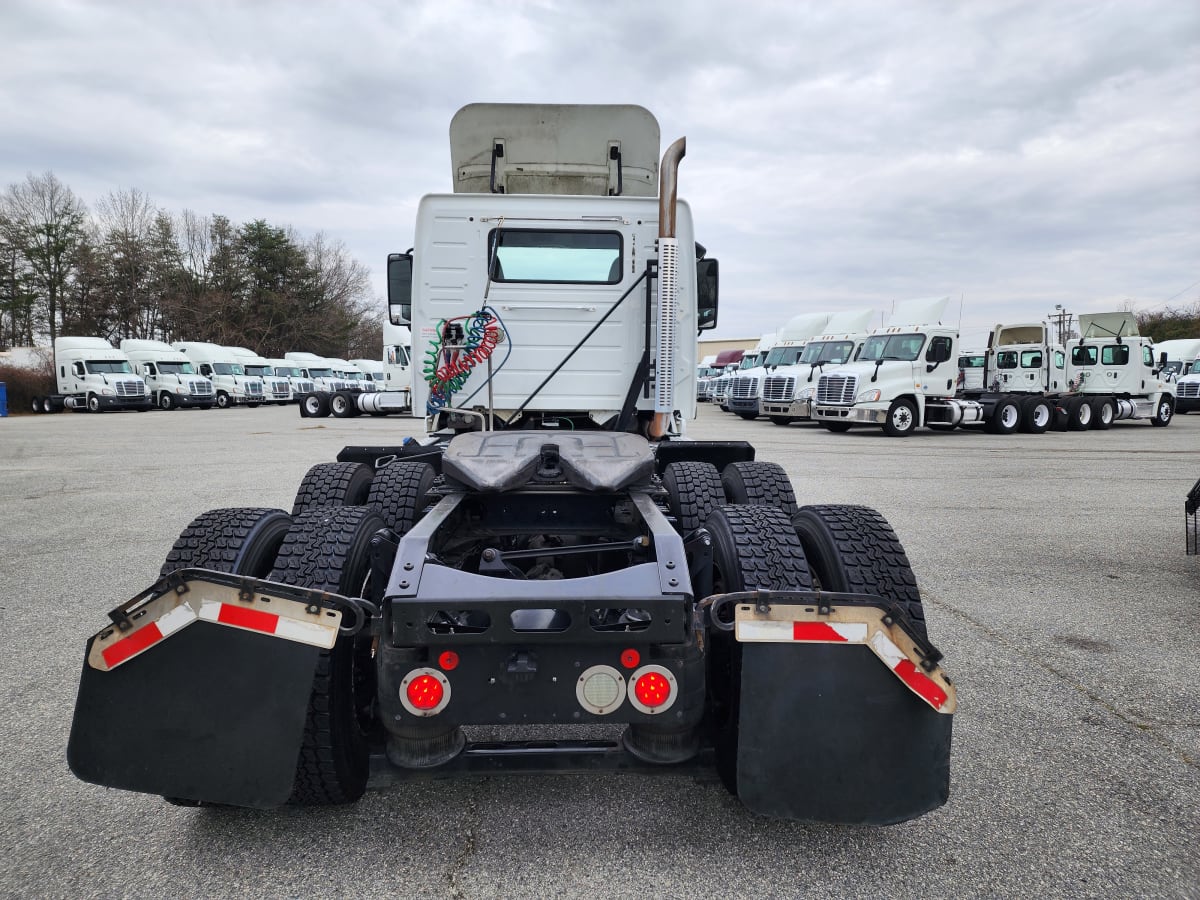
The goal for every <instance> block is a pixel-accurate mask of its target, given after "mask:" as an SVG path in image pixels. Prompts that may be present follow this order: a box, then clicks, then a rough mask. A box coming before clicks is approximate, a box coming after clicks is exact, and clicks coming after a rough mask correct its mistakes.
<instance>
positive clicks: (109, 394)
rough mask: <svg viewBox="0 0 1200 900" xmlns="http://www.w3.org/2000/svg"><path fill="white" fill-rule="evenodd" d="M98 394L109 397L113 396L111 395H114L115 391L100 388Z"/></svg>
mask: <svg viewBox="0 0 1200 900" xmlns="http://www.w3.org/2000/svg"><path fill="white" fill-rule="evenodd" d="M100 393H101V394H103V395H104V396H105V397H111V396H113V394H115V393H116V391H114V390H113V389H112V388H107V387H106V388H101V389H100Z"/></svg>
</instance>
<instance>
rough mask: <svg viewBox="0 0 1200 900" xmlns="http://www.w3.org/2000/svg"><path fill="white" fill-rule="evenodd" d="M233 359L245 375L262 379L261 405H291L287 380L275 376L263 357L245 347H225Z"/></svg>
mask: <svg viewBox="0 0 1200 900" xmlns="http://www.w3.org/2000/svg"><path fill="white" fill-rule="evenodd" d="M225 349H226V350H228V351H229V352H230V353H232V354H233V355H234V358H235V359H237V361H238V362H240V363H241V364H242V368H243V369H245V371H246V374H247V375H249V376H252V377H254V378H259V379H262V385H263V403H278V404H279V405H280V406H283V405H284V404H285V403H291V402H292V400H293V399H294V398H293V397H292V385H291V380H290V379H289V378H286V377H283V376H280V375H276V374H275V366H274V365H272V363H271V361H270V360H269V359H267V358H266V357H265V356H262V355H260V354H258V353H255V352H254V351H253V350H250V349H249V348H247V347H226V348H225Z"/></svg>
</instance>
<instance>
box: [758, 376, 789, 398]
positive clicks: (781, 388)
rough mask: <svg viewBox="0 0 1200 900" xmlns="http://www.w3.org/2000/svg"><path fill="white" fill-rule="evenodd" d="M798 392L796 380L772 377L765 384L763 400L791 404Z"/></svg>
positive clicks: (785, 377)
mask: <svg viewBox="0 0 1200 900" xmlns="http://www.w3.org/2000/svg"><path fill="white" fill-rule="evenodd" d="M795 392H796V379H795V378H791V377H789V376H787V375H772V376H770V377H769V378H767V379H766V380H765V381H764V382H763V400H765V401H767V402H768V403H789V402H790V401H791V399H792V396H793V395H794V394H795Z"/></svg>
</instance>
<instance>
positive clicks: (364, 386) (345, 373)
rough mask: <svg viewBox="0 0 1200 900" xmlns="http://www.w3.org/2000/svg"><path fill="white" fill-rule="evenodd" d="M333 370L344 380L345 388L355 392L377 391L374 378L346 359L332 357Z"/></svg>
mask: <svg viewBox="0 0 1200 900" xmlns="http://www.w3.org/2000/svg"><path fill="white" fill-rule="evenodd" d="M332 362H333V365H334V371H335V372H337V373H338V374H340V375H341V376H342V380H343V381H345V382H346V389H347V390H350V391H354V392H355V393H359V394H361V393H364V392H366V393H369V392H371V391H377V390H379V388H378V387H377V386H376V384H375V381H374V379H372V378H368V377H367V376H366V375H365V374H364V373H363V371H362V370H361V369H360V368H359V367H358V366H356V365H355V364H354V363H353V362H352V361H351V360H348V359H337V358H335V359H333V360H332Z"/></svg>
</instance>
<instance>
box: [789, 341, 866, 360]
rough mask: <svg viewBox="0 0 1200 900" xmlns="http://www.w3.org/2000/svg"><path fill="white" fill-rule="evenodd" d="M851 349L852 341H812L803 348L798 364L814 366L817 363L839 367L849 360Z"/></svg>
mask: <svg viewBox="0 0 1200 900" xmlns="http://www.w3.org/2000/svg"><path fill="white" fill-rule="evenodd" d="M853 349H854V342H853V341H814V342H812V343H809V344H808V345H807V346H805V348H804V355H803V356H801V357H800V362H802V363H808V364H809V365H814V366H815V365H816V364H817V363H833V364H834V365H841V364H842V363H844V362H846V361H848V360H849V359H850V351H851V350H853Z"/></svg>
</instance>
